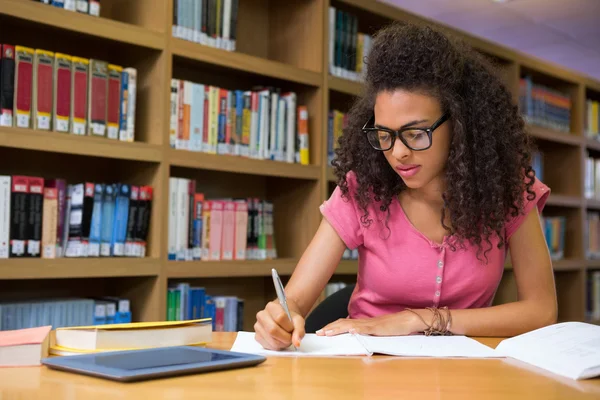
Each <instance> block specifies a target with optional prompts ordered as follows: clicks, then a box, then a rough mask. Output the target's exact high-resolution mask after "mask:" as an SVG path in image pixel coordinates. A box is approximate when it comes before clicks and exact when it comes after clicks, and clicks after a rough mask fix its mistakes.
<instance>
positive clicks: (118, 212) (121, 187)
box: [111, 184, 130, 257]
mask: <svg viewBox="0 0 600 400" xmlns="http://www.w3.org/2000/svg"><path fill="white" fill-rule="evenodd" d="M129 193H130V186H129V185H127V184H118V185H117V193H116V204H115V218H114V222H113V234H112V243H111V245H112V248H113V255H114V256H118V257H122V256H124V255H125V237H126V236H127V213H128V212H129V197H130V194H129Z"/></svg>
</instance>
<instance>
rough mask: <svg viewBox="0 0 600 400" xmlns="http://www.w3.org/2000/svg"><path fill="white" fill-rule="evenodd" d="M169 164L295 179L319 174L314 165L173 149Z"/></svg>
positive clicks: (316, 176) (317, 176)
mask: <svg viewBox="0 0 600 400" xmlns="http://www.w3.org/2000/svg"><path fill="white" fill-rule="evenodd" d="M169 163H170V164H171V166H176V167H187V168H196V169H206V170H212V171H224V172H231V173H238V174H252V175H261V176H274V177H280V178H295V179H318V178H319V175H320V172H321V171H320V168H319V167H318V166H314V165H300V164H291V163H286V162H280V161H271V160H255V159H251V158H245V157H239V156H229V155H219V154H207V153H199V152H193V151H186V150H173V149H171V150H169Z"/></svg>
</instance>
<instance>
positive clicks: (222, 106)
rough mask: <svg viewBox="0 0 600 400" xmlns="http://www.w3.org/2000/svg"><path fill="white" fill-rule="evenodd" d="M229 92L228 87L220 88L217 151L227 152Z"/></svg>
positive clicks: (220, 152) (219, 152)
mask: <svg viewBox="0 0 600 400" xmlns="http://www.w3.org/2000/svg"><path fill="white" fill-rule="evenodd" d="M227 93H228V91H227V90H226V89H219V102H218V107H219V111H218V113H219V114H218V122H217V124H218V125H217V153H218V154H227V153H228V151H227V143H228V142H227V138H226V130H227Z"/></svg>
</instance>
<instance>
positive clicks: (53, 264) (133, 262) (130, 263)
mask: <svg viewBox="0 0 600 400" xmlns="http://www.w3.org/2000/svg"><path fill="white" fill-rule="evenodd" d="M159 272H160V260H159V259H157V258H57V259H44V258H22V259H14V258H11V259H8V260H3V261H2V262H0V279H54V278H107V277H132V276H157V275H158V274H159Z"/></svg>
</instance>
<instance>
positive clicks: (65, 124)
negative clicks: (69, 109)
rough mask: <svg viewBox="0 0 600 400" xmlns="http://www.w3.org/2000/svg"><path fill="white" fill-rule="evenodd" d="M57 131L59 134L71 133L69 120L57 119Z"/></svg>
mask: <svg viewBox="0 0 600 400" xmlns="http://www.w3.org/2000/svg"><path fill="white" fill-rule="evenodd" d="M56 130H57V131H58V132H68V131H69V119H64V118H56Z"/></svg>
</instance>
